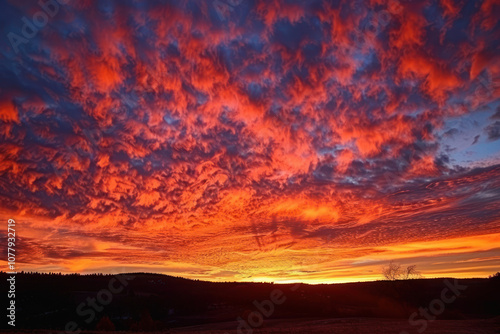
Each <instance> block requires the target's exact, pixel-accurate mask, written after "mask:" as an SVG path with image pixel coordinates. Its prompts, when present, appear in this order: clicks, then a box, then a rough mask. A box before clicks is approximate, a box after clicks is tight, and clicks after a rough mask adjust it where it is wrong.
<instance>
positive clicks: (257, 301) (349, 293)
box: [0, 273, 500, 334]
mask: <svg viewBox="0 0 500 334" xmlns="http://www.w3.org/2000/svg"><path fill="white" fill-rule="evenodd" d="M499 276H500V275H499ZM499 276H496V277H493V278H489V279H461V280H455V279H452V278H448V279H418V280H407V281H377V282H365V283H346V284H323V285H307V284H285V285H281V284H270V283H230V282H229V283H212V282H203V281H193V280H187V279H183V278H176V277H171V276H165V275H156V274H143V273H134V274H127V275H117V276H114V275H86V276H81V275H68V276H65V275H58V274H26V273H24V274H18V275H17V277H16V327H15V329H16V331H17V332H18V333H46V334H48V333H64V332H65V329H66V330H67V333H78V332H79V331H81V333H94V332H101V333H102V332H103V331H106V332H108V333H113V332H115V333H136V332H153V333H206V334H208V333H213V334H216V333H217V334H223V333H227V334H233V333H234V334H257V333H303V334H307V333H333V334H335V333H339V334H348V333H349V334H350V333H352V334H364V333H367V334H368V333H370V334H373V333H384V334H390V333H395V334H403V333H405V331H406V332H407V334H411V333H423V332H425V333H427V334H431V333H450V334H451V333H454V334H461V333H471V334H472V333H474V334H480V333H500V320H499V315H500V279H499ZM8 277H9V276H8V275H6V274H5V273H0V291H7V286H6V282H7V280H6V279H7V278H8ZM68 328H69V329H70V330H69V331H68ZM2 329H3V330H8V331H12V329H14V328H12V327H10V326H8V325H7V324H6V321H4V322H2V323H1V324H0V331H2ZM23 330H24V332H23Z"/></svg>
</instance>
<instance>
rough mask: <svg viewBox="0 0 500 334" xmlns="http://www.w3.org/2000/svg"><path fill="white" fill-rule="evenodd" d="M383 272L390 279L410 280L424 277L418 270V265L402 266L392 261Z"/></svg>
mask: <svg viewBox="0 0 500 334" xmlns="http://www.w3.org/2000/svg"><path fill="white" fill-rule="evenodd" d="M382 274H383V275H384V277H385V278H386V279H387V280H389V281H396V280H408V279H416V278H420V277H422V275H421V274H420V272H418V271H417V266H416V265H411V266H408V267H406V268H402V267H401V265H400V264H398V263H395V262H394V261H391V262H390V263H389V265H387V266H386V267H384V268H383V269H382Z"/></svg>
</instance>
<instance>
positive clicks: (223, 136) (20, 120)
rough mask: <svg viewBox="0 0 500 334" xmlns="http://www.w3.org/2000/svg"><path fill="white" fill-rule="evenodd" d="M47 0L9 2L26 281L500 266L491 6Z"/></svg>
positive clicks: (499, 10)
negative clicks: (62, 276) (50, 276)
mask: <svg viewBox="0 0 500 334" xmlns="http://www.w3.org/2000/svg"><path fill="white" fill-rule="evenodd" d="M43 1H46V0H43ZM48 2H50V3H52V5H50V6H49V7H46V10H48V11H49V12H50V13H49V14H50V15H47V14H45V12H44V11H43V9H42V7H41V6H40V5H39V4H38V1H28V0H6V1H2V2H1V4H0V31H1V39H0V73H1V80H0V218H1V221H2V222H4V223H3V225H2V226H3V228H2V229H1V230H0V234H1V235H2V239H1V242H0V246H1V247H2V249H5V248H6V238H5V236H6V232H7V231H6V230H7V224H6V221H7V219H9V218H13V219H15V220H16V222H17V228H16V234H17V235H16V236H17V239H18V240H17V241H18V244H17V249H18V250H17V264H18V267H19V268H18V270H28V271H44V272H46V271H56V272H66V273H70V272H80V273H89V272H105V273H115V272H131V271H147V272H155V273H164V274H169V275H175V276H183V277H188V278H196V279H203V280H215V281H233V280H236V281H275V282H288V281H303V282H308V283H318V282H344V281H360V280H375V279H381V278H382V275H381V268H382V266H384V265H386V264H387V263H388V262H389V261H391V260H395V261H396V262H398V263H401V264H403V265H411V264H415V265H417V268H418V269H419V270H420V271H421V273H422V274H423V275H424V276H425V277H437V276H440V277H441V276H454V277H485V276H487V275H490V274H493V273H495V272H497V271H500V99H499V97H500V61H499V59H500V57H499V56H500V43H499V40H500V24H499V23H498V22H499V21H498V18H499V17H500V1H499V0H484V1H478V0H459V1H458V0H457V1H453V0H436V1H431V0H423V1H419V0H400V1H396V0H394V1H385V0H366V1H355V0H353V1H348V0H345V1H340V0H337V1H320V0H317V1H314V0H310V1H309V0H308V1H296V0H281V1H278V0H277V1H270V0H255V1H250V0H215V1H212V0H206V1H205V0H203V1H202V0H199V1H194V0H191V1H187V0H186V1H181V0H179V1H137V0H135V1H134V0H125V1H124V0H120V1H118V0H116V1H90V0H82V1H77V0H65V1H62V0H61V1H60V2H61V3H64V2H66V4H59V3H57V2H55V0H53V1H52V2H51V1H50V0H48ZM53 4H56V6H54V5H53ZM47 8H48V9H47ZM44 15H45V16H44ZM44 17H45V18H46V23H45V24H42V23H44V22H43V18H44ZM23 18H24V19H23ZM33 18H35V19H36V18H38V19H39V21H38V25H39V27H38V28H37V26H35V25H33V24H32V23H30V24H31V25H32V26H33V27H35V28H36V29H37V31H35V32H33V31H32V30H30V28H29V27H26V28H24V29H23V26H25V25H26V22H32V21H33ZM23 30H24V35H23ZM26 33H27V34H26ZM29 33H33V34H32V35H34V36H29ZM16 36H17V37H16ZM2 254H4V250H2ZM5 260H6V256H3V257H2V259H1V261H0V264H1V265H2V267H3V268H4V269H3V270H4V271H5V268H6V261H5Z"/></svg>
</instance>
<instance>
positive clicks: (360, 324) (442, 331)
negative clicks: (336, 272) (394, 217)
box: [13, 318, 500, 334]
mask: <svg viewBox="0 0 500 334" xmlns="http://www.w3.org/2000/svg"><path fill="white" fill-rule="evenodd" d="M235 326H236V323H234V322H227V323H220V324H212V325H204V326H194V327H185V328H178V329H173V330H165V331H155V332H154V333H157V334H175V333H178V334H181V333H182V334H241V333H245V334H250V333H252V334H391V333H394V334H399V333H402V332H403V333H404V332H405V331H406V332H407V333H409V334H412V333H418V331H416V330H415V328H414V327H411V326H410V325H409V324H408V321H405V320H398V319H369V318H368V319H367V318H349V319H321V320H313V319H310V320H307V319H304V320H294V319H277V320H271V321H267V322H266V324H265V327H264V328H260V329H253V330H252V331H244V330H243V331H241V332H238V330H237V329H235V328H236V327H235ZM13 332H15V333H19V334H35V333H36V334H51V333H54V332H51V331H13ZM104 333H109V334H115V333H116V334H118V333H123V332H104ZM127 333H130V334H134V333H137V334H138V333H144V332H127ZM425 333H426V334H497V333H500V323H499V321H498V320H496V321H495V320H493V319H490V320H436V321H433V322H431V323H429V326H428V327H427V329H426V330H425ZM82 334H103V332H98V331H88V332H87V331H85V332H82Z"/></svg>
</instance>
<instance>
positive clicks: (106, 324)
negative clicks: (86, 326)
mask: <svg viewBox="0 0 500 334" xmlns="http://www.w3.org/2000/svg"><path fill="white" fill-rule="evenodd" d="M95 329H96V330H98V331H106V332H112V331H114V330H115V324H113V322H112V321H111V320H110V319H109V317H107V316H104V317H102V318H101V320H99V322H98V323H97V325H96V326H95Z"/></svg>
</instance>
